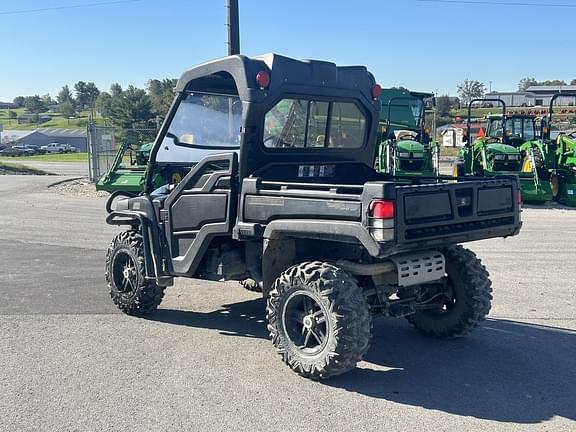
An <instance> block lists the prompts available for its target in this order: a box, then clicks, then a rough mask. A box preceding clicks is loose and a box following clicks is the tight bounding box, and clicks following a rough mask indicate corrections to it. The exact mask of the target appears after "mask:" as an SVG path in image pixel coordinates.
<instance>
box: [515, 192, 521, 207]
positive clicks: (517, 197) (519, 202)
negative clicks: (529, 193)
mask: <svg viewBox="0 0 576 432" xmlns="http://www.w3.org/2000/svg"><path fill="white" fill-rule="evenodd" d="M516 200H517V202H518V205H519V206H521V205H522V191H521V190H520V189H518V192H517V193H516Z"/></svg>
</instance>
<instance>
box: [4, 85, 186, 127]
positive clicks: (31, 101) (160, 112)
mask: <svg viewBox="0 0 576 432" xmlns="http://www.w3.org/2000/svg"><path fill="white" fill-rule="evenodd" d="M176 81H177V80H176V79H172V78H165V79H163V80H158V79H151V80H149V81H148V83H147V86H146V89H141V88H137V87H135V86H133V85H129V86H128V87H127V88H126V89H123V88H122V87H121V86H120V84H118V83H114V84H112V85H111V86H110V89H109V91H100V89H98V87H97V86H96V84H94V83H93V82H84V81H78V82H77V83H76V84H74V86H73V90H72V89H70V87H69V86H68V85H67V84H66V85H64V86H63V87H62V89H61V90H60V91H59V92H58V94H57V95H56V98H55V99H53V98H52V97H51V96H50V95H49V94H46V95H43V96H40V95H34V96H17V97H16V98H14V100H13V103H14V105H15V106H16V107H17V108H21V107H24V108H26V110H27V111H28V112H30V113H32V114H35V115H38V114H40V113H43V112H46V111H48V109H49V108H50V107H51V106H57V109H58V112H60V113H61V114H62V115H63V116H65V117H68V118H70V117H75V116H77V113H78V112H79V111H87V110H89V111H92V113H93V114H95V113H98V114H99V115H100V116H102V117H103V118H104V119H106V120H109V121H110V122H111V123H112V124H113V125H115V126H119V127H122V128H148V127H155V126H156V122H157V120H158V119H162V118H164V116H165V115H166V112H167V111H168V108H169V107H170V104H171V103H172V100H173V98H174V87H175V86H176ZM14 115H15V113H14Z"/></svg>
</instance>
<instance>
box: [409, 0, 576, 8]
mask: <svg viewBox="0 0 576 432" xmlns="http://www.w3.org/2000/svg"><path fill="white" fill-rule="evenodd" d="M416 1H417V2H421V3H449V4H471V5H492V6H534V7H545V8H576V4H565V3H515V2H509V1H482V0H416Z"/></svg>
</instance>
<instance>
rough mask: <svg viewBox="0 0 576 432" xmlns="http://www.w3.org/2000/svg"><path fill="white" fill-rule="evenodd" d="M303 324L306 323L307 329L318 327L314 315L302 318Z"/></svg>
mask: <svg viewBox="0 0 576 432" xmlns="http://www.w3.org/2000/svg"><path fill="white" fill-rule="evenodd" d="M302 325H304V328H305V329H306V330H312V329H313V328H314V327H316V318H315V317H313V316H312V315H306V316H305V317H304V319H303V320H302Z"/></svg>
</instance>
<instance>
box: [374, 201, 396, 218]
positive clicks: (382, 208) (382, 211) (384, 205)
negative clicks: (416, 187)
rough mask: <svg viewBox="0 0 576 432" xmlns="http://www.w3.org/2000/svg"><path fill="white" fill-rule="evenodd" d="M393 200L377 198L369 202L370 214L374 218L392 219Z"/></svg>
mask: <svg viewBox="0 0 576 432" xmlns="http://www.w3.org/2000/svg"><path fill="white" fill-rule="evenodd" d="M394 210H395V204H394V201H388V200H377V201H372V202H371V203H370V216H372V217H373V218H375V219H394Z"/></svg>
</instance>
